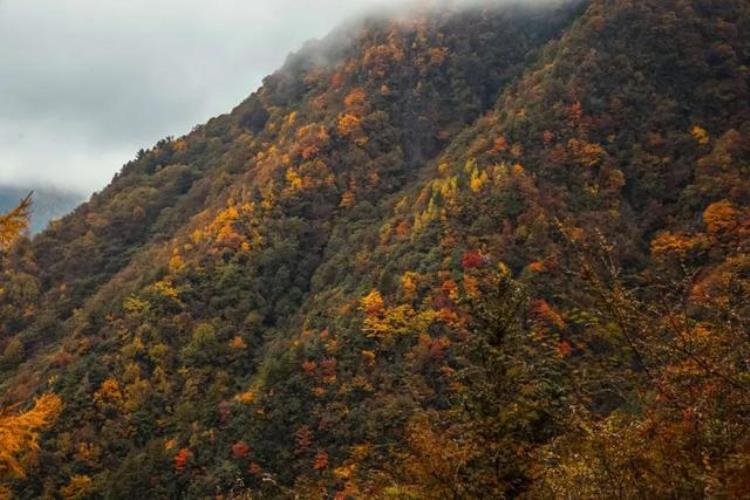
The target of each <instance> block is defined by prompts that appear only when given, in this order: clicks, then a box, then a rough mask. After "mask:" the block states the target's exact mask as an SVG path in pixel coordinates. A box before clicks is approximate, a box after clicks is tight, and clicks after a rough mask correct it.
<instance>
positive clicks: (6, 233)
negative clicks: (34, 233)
mask: <svg viewBox="0 0 750 500" xmlns="http://www.w3.org/2000/svg"><path fill="white" fill-rule="evenodd" d="M30 209H31V195H29V196H27V197H26V198H24V199H23V200H21V203H19V205H18V206H17V207H16V208H14V209H13V210H11V211H10V212H8V213H7V214H5V215H0V248H2V247H6V246H8V245H9V244H10V243H12V242H13V240H15V239H16V238H17V237H18V235H19V234H20V233H21V231H23V230H24V229H26V228H27V227H28V225H29V210H30Z"/></svg>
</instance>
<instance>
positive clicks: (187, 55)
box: [0, 0, 404, 192]
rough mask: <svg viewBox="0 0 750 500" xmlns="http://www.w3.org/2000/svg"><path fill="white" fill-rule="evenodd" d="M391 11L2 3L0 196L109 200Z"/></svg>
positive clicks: (316, 3)
mask: <svg viewBox="0 0 750 500" xmlns="http://www.w3.org/2000/svg"><path fill="white" fill-rule="evenodd" d="M403 1H404V0H402V2H403ZM394 2H395V0H205V1H202V0H0V184H14V185H24V187H25V186H27V185H30V184H38V183H43V184H52V185H55V186H59V187H65V188H70V189H75V190H82V191H85V192H91V191H94V190H98V189H101V188H102V187H104V186H105V185H106V184H107V183H108V182H109V181H110V180H111V178H112V175H113V174H114V173H115V172H116V171H118V170H119V169H120V167H121V166H122V164H124V163H125V162H126V161H128V160H130V159H132V158H133V157H134V156H135V153H136V151H137V150H138V149H140V148H146V147H149V146H151V145H153V144H154V143H155V142H156V141H157V140H159V139H161V138H163V137H165V136H168V135H174V136H178V135H182V134H184V133H186V132H188V131H189V130H190V129H191V128H192V126H193V125H196V124H198V123H202V122H205V121H206V120H207V119H208V118H210V117H211V116H215V115H217V114H220V113H223V112H227V111H229V110H230V109H231V108H232V107H234V106H235V105H237V104H238V103H239V102H240V101H241V100H242V99H243V98H245V97H246V96H247V95H249V94H250V93H251V92H252V91H254V90H255V89H256V88H257V87H258V85H260V82H261V80H262V78H263V77H264V76H266V75H267V74H269V73H271V72H272V71H274V70H275V69H276V68H278V67H279V66H280V65H281V64H282V63H283V61H284V59H285V58H286V55H287V54H288V53H289V52H290V51H293V50H296V49H298V48H299V47H300V46H301V44H302V43H303V42H304V41H305V40H308V39H311V38H320V37H322V36H324V35H325V34H326V33H327V32H328V31H329V30H330V29H332V28H333V27H335V26H336V25H337V24H339V23H341V22H342V21H344V20H346V19H348V18H350V17H352V16H355V15H359V14H361V13H363V12H364V11H366V10H368V9H373V8H377V7H379V6H380V5H382V4H383V3H394Z"/></svg>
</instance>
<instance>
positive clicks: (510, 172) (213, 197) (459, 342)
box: [0, 0, 750, 498]
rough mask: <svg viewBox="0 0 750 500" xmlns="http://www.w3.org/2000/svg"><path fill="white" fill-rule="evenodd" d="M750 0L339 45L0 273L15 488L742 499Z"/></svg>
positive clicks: (446, 15) (579, 6)
mask: <svg viewBox="0 0 750 500" xmlns="http://www.w3.org/2000/svg"><path fill="white" fill-rule="evenodd" d="M749 30H750V7H749V6H748V5H747V3H746V2H744V1H741V0H722V1H715V0H692V1H687V0H658V1H657V0H643V1H640V2H631V1H627V0H592V1H590V2H587V3H581V2H570V3H560V4H554V5H548V6H546V7H534V8H532V7H507V6H506V7H502V8H492V9H490V8H481V9H479V8H478V9H474V10H461V11H450V10H443V11H436V10H429V9H428V10H426V11H424V12H415V13H412V14H411V15H409V16H401V17H398V18H394V19H373V20H369V21H367V22H364V23H362V24H361V25H357V26H352V27H348V28H345V29H341V30H339V31H337V32H335V33H334V34H332V35H331V36H330V37H328V38H327V39H325V40H323V41H321V42H317V43H313V44H310V45H308V46H307V47H305V48H304V49H303V50H302V51H300V52H299V53H298V54H296V55H293V56H291V57H290V59H289V61H288V62H287V64H286V65H285V66H284V68H282V69H281V70H280V71H279V72H277V73H276V74H274V75H272V76H270V77H268V78H267V79H266V80H265V82H264V85H263V87H261V89H260V90H259V91H258V92H257V93H255V94H253V95H252V96H251V97H249V98H248V99H247V100H246V101H245V102H243V103H242V104H240V105H239V106H238V107H237V108H236V109H235V110H233V111H232V112H231V113H230V114H227V115H224V116H221V117H218V118H216V119H214V120H211V121H210V122H208V123H207V124H206V125H203V126H200V127H196V129H195V130H194V131H193V132H192V133H191V134H189V135H187V136H185V137H181V138H179V139H167V140H164V141H162V142H160V143H159V144H158V145H157V146H156V147H155V148H153V149H152V150H149V151H144V152H141V153H139V156H138V158H137V159H136V160H135V161H133V162H131V163H130V164H128V165H126V166H125V167H124V168H123V171H122V173H121V174H120V175H118V177H117V178H116V179H115V180H114V182H113V183H112V184H111V185H110V186H109V187H108V188H107V189H105V190H104V191H103V192H101V193H99V194H97V195H95V196H94V197H93V198H92V200H91V201H90V202H89V203H87V204H85V205H83V206H81V207H79V208H78V209H77V210H76V211H75V212H74V213H73V214H72V215H70V216H68V217H66V218H65V219H63V220H62V221H59V222H57V223H55V224H54V225H53V226H52V227H51V228H50V229H48V230H47V231H45V232H44V233H42V234H41V235H39V236H38V237H36V238H34V239H33V240H31V241H20V242H18V243H17V244H16V245H15V247H14V248H13V249H12V250H11V251H9V252H7V253H6V254H4V255H3V268H2V271H3V287H2V292H1V293H2V295H0V320H1V321H2V323H1V324H0V327H1V328H2V330H1V331H0V346H2V349H3V356H2V359H1V360H0V370H2V373H3V376H4V379H5V382H4V383H3V386H2V390H3V394H4V398H5V400H6V402H8V403H12V402H18V401H29V400H30V399H31V398H32V397H33V395H34V394H36V393H40V392H43V391H52V392H54V393H56V394H58V395H59V396H60V397H61V398H62V401H63V403H64V409H63V413H62V415H61V417H60V421H59V422H58V423H57V424H56V426H55V427H54V428H53V429H52V431H50V432H49V433H48V434H47V435H45V437H44V438H43V440H42V442H41V448H42V451H41V452H40V453H39V456H38V457H37V460H36V461H34V462H33V463H30V464H29V473H28V474H27V476H26V477H25V478H20V477H19V478H15V479H14V481H13V487H14V488H15V491H16V492H17V493H18V495H19V496H20V497H35V496H39V495H51V496H55V495H63V496H67V497H80V498H88V497H93V498H98V497H110V498H122V497H129V496H132V495H134V494H140V495H145V496H164V497H180V496H182V497H190V498H192V497H204V496H210V495H224V496H229V497H232V496H242V495H246V494H249V492H253V494H254V495H265V496H269V497H286V496H292V495H293V494H298V495H300V496H302V497H325V496H337V497H339V498H347V497H360V496H368V497H372V496H374V497H396V498H402V497H415V498H422V497H427V498H446V497H453V498H476V497H502V496H519V495H527V496H529V497H533V498H536V497H550V496H551V497H554V496H572V497H582V498H591V497H606V498H608V497H625V498H631V497H644V496H646V497H675V496H676V497H686V498H691V497H701V496H713V495H718V496H730V497H731V496H741V494H742V492H743V491H745V490H746V488H747V486H748V484H747V483H746V481H747V480H746V477H748V473H749V472H750V469H749V468H750V466H749V465H748V463H750V455H748V451H747V450H748V446H750V441H748V440H747V438H746V434H747V429H748V424H749V423H750V422H748V417H747V415H746V412H745V410H744V408H745V407H746V405H747V403H748V402H750V401H749V398H748V389H750V387H749V386H748V384H750V379H748V368H747V359H748V354H750V349H749V348H748V345H747V332H748V331H749V329H750V320H749V319H748V312H749V311H750V310H749V308H748V300H747V298H748V295H749V292H750V290H748V277H749V275H748V271H749V270H750V260H748V256H747V246H748V232H749V231H750V219H749V217H750V212H749V211H748V196H749V195H750V180H749V179H750V177H748V173H749V172H748V168H749V167H748V161H749V159H750V137H749V136H748V134H750V121H748V120H749V118H750V115H749V113H748V112H749V111H750V107H749V106H748V102H749V101H748V97H749V96H748V78H749V75H748V71H749V70H748V64H750V31H749Z"/></svg>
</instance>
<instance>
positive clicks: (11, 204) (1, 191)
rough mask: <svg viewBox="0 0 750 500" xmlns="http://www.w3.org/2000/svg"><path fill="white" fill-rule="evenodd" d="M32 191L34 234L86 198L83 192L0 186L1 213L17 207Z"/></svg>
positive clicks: (32, 231)
mask: <svg viewBox="0 0 750 500" xmlns="http://www.w3.org/2000/svg"><path fill="white" fill-rule="evenodd" d="M31 192H33V193H34V194H33V197H32V201H33V205H32V208H31V210H32V213H31V226H30V229H31V233H32V234H36V233H38V232H40V231H42V230H43V229H45V228H46V227H47V225H48V224H49V222H50V221H51V220H54V219H58V218H60V217H62V216H64V215H66V214H68V213H69V212H71V211H72V210H73V209H74V208H75V207H77V206H78V205H79V204H81V203H82V202H83V201H84V199H85V195H83V194H81V193H73V192H69V191H63V190H58V189H54V188H36V187H33V186H29V187H16V186H0V213H4V212H7V211H8V210H11V209H13V208H15V206H16V205H18V202H19V201H20V200H21V199H23V198H24V197H26V195H28V194H29V193H31Z"/></svg>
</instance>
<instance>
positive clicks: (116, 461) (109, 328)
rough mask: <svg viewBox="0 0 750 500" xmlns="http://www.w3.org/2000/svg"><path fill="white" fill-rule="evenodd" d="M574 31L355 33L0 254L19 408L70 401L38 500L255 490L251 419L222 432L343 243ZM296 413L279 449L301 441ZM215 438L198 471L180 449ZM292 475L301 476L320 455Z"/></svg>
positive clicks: (493, 17)
mask: <svg viewBox="0 0 750 500" xmlns="http://www.w3.org/2000/svg"><path fill="white" fill-rule="evenodd" d="M574 13H575V8H572V7H565V8H564V9H529V8H520V7H519V8H509V9H506V10H504V11H494V10H476V11H471V12H456V13H450V12H447V13H432V12H428V13H426V14H419V15H415V16H409V17H407V18H405V19H403V20H398V21H388V20H372V21H369V22H367V23H366V24H365V25H363V26H358V27H356V28H355V29H348V30H343V31H341V32H339V33H336V34H334V35H332V36H331V37H330V38H329V39H327V40H325V41H323V42H321V43H318V44H313V45H311V46H310V47H307V48H306V49H304V50H303V51H302V52H301V53H300V54H297V55H295V56H292V57H291V58H290V60H289V61H288V63H287V64H286V65H285V67H284V68H283V69H282V70H281V71H280V72H279V73H277V74H275V75H273V76H271V77H269V78H268V79H267V80H266V81H265V82H264V85H263V87H262V88H261V89H260V90H259V91H258V92H257V93H256V94H254V95H253V96H251V97H250V98H249V99H248V100H247V101H246V102H244V103H243V104H241V105H240V106H239V107H238V108H237V109H235V110H234V111H233V112H232V113H231V114H229V115H226V116H222V117H219V118H217V119H215V120H212V121H210V122H209V123H208V124H206V125H205V126H203V127H198V128H197V129H196V130H195V131H194V132H193V133H192V134H190V135H188V136H186V137H183V138H180V139H177V140H172V139H168V140H165V141H162V142H161V143H160V144H159V145H157V147H156V148H154V149H153V150H151V151H148V152H141V153H139V157H138V159H136V160H135V161H133V162H131V163H130V164H128V165H126V166H125V167H124V169H123V171H122V173H121V174H119V175H118V176H117V177H116V178H115V180H114V181H113V183H112V184H111V185H110V186H109V187H108V188H107V189H105V190H104V191H103V192H102V193H99V194H97V195H95V196H94V197H92V199H91V201H90V202H89V203H87V204H86V205H84V206H82V207H80V208H79V209H78V210H77V211H76V212H75V213H74V214H72V215H71V216H69V217H67V218H65V219H64V220H62V221H60V222H59V223H56V224H55V225H54V226H53V227H52V228H50V229H49V230H47V231H45V232H44V233H43V234H42V235H40V236H39V237H37V238H35V239H34V240H33V241H31V242H27V243H21V244H20V245H18V246H17V247H16V249H15V250H14V251H13V252H12V253H11V254H9V255H7V256H5V264H6V265H5V266H4V269H5V274H4V282H5V283H7V284H8V286H7V287H5V288H4V292H3V309H2V311H3V313H2V324H3V335H2V339H3V342H4V349H5V353H6V354H7V356H5V357H4V359H3V369H4V370H5V372H6V374H12V375H13V376H12V377H8V378H7V379H6V382H5V383H4V387H5V389H6V391H5V397H6V399H7V400H10V401H15V400H24V399H28V397H29V396H30V394H31V393H32V392H33V391H35V390H38V389H40V388H43V387H45V386H46V384H47V383H48V382H47V381H48V380H49V381H50V382H49V383H51V384H52V387H53V389H54V390H55V391H56V392H59V393H60V395H61V396H62V397H63V399H64V400H65V403H66V407H65V412H64V414H63V417H62V421H61V422H60V424H59V425H58V427H57V429H58V431H59V433H58V434H55V435H54V436H51V437H50V439H49V440H48V443H49V444H50V445H52V443H55V444H54V445H52V446H50V447H47V449H48V450H49V455H48V456H46V457H43V460H42V463H43V464H45V467H55V468H58V470H59V473H57V474H54V475H47V474H41V473H40V474H34V475H33V476H30V479H29V480H27V482H25V483H24V486H23V490H24V491H25V492H26V494H27V495H30V496H32V495H35V494H38V493H40V492H42V491H46V492H54V491H60V488H61V487H63V486H64V485H65V483H66V482H67V481H68V480H69V479H70V478H74V477H77V476H80V475H82V474H85V475H86V476H87V477H89V476H90V477H94V478H95V484H93V485H91V484H89V485H88V486H89V487H91V488H93V490H97V491H100V492H101V493H105V492H106V493H107V494H109V495H114V496H116V497H119V496H124V495H126V494H127V495H130V494H133V493H137V492H138V491H139V490H143V491H144V492H145V491H146V490H150V489H154V488H155V489H156V491H160V492H161V494H164V495H175V494H178V492H181V493H182V494H185V493H187V494H195V495H198V494H203V493H205V492H211V491H214V490H215V489H216V488H220V489H226V488H227V487H230V486H231V485H232V484H233V483H234V481H235V479H236V478H237V477H238V476H237V475H238V474H239V475H240V476H243V475H244V476H247V477H251V476H248V474H250V473H249V472H248V470H247V468H245V469H244V470H241V469H237V464H232V463H230V462H225V461H224V460H223V457H224V456H225V452H226V450H227V449H228V448H227V447H228V446H229V445H230V444H232V443H235V442H236V443H240V441H241V438H242V436H243V435H245V434H246V431H248V430H249V429H245V430H241V429H242V428H241V421H242V419H237V420H233V423H232V428H231V429H229V428H227V425H228V421H227V418H228V413H227V412H228V411H230V410H229V407H230V406H232V405H235V406H237V405H240V407H241V406H242V405H245V406H247V405H249V404H250V403H252V400H253V397H254V396H253V394H254V393H253V389H252V387H254V386H256V385H258V384H261V383H262V382H260V379H261V378H262V377H263V376H264V375H263V374H257V375H256V372H257V367H258V366H259V364H260V363H261V362H262V361H263V360H264V359H265V356H266V353H267V351H269V349H271V346H273V345H275V344H276V343H278V342H282V343H283V342H286V341H287V340H288V339H290V336H291V335H293V334H294V332H296V331H297V329H298V328H300V326H301V323H300V321H301V316H299V314H298V313H297V311H298V309H299V307H300V305H301V304H302V303H303V302H304V301H305V298H306V297H307V296H308V295H309V293H310V288H311V280H312V279H313V275H314V274H315V272H316V270H317V269H318V268H319V267H320V265H321V263H322V262H323V260H324V259H325V258H326V257H327V256H328V255H330V254H331V253H332V250H331V245H332V243H335V242H333V241H332V235H333V234H334V232H338V231H352V230H353V229H354V228H355V227H356V226H357V225H361V226H364V225H367V224H370V223H372V222H373V221H376V220H377V219H378V218H379V217H380V215H379V214H380V213H382V210H383V208H384V207H387V206H388V205H389V204H390V202H389V200H390V199H391V196H392V195H393V194H394V193H397V192H399V191H401V190H403V189H405V188H406V187H407V186H409V185H410V184H413V183H414V182H417V181H418V180H419V178H420V176H421V172H422V170H423V169H424V167H425V166H427V165H429V164H430V162H431V159H433V158H434V157H435V156H436V155H437V154H438V153H439V152H440V150H441V149H442V148H443V147H444V145H445V144H446V143H447V142H448V140H449V138H450V137H452V136H453V135H455V134H456V133H458V131H460V130H461V129H462V128H464V127H465V126H467V125H468V124H470V123H471V122H472V121H473V120H474V119H475V118H476V117H477V116H479V114H480V113H482V112H483V111H484V110H485V109H486V108H487V107H488V106H490V105H491V104H492V102H494V100H495V98H496V96H497V94H498V92H499V91H500V89H501V88H502V87H503V86H504V85H505V84H507V83H508V82H510V81H511V80H512V79H513V78H514V77H516V76H517V75H519V74H520V71H521V70H522V68H523V66H524V65H525V64H527V63H528V62H529V61H530V60H531V59H532V58H533V55H534V51H535V49H537V48H539V47H541V46H542V45H543V44H544V43H545V42H546V41H547V40H548V39H550V37H553V36H555V35H557V34H558V33H559V31H560V29H561V28H562V27H563V26H565V25H566V24H567V23H568V21H569V19H570V18H571V17H572V15H573V14H574ZM342 39H344V40H348V42H347V43H342ZM337 228H342V229H337ZM238 394H239V395H240V396H238V398H239V399H235V400H234V401H235V402H234V403H232V402H231V401H233V399H232V398H233V397H234V396H237V395H238ZM297 397H303V398H305V397H307V396H305V395H304V394H300V395H298V396H297ZM290 404H295V403H293V401H292V400H290ZM253 413H254V414H259V413H258V412H255V411H254V410H253V411H252V412H251V411H250V410H246V411H245V412H244V416H243V417H242V418H243V419H246V418H247V417H249V416H250V415H252V414H253ZM295 414H296V412H295V411H290V413H289V415H290V417H289V418H287V419H286V421H279V422H278V423H277V424H278V426H279V427H280V429H279V432H280V433H279V434H274V435H273V436H269V439H268V441H267V443H266V444H265V446H266V447H267V449H268V450H274V449H277V451H281V449H282V448H284V447H286V446H287V443H288V442H289V440H291V442H292V443H293V442H294V432H296V431H297V430H298V429H297V426H296V425H294V424H296V422H294V420H295V419H296V417H295ZM217 419H218V420H217ZM263 425H265V424H263ZM290 425H292V426H291V427H290ZM221 428H226V434H225V435H224V436H223V437H221V439H219V440H216V439H215V438H212V437H210V436H211V435H215V434H216V432H217V430H218V429H221ZM74 429H78V430H76V431H74ZM238 430H239V434H237V432H238ZM271 432H275V431H271ZM281 432H283V433H285V434H283V435H282V434H281ZM248 436H249V435H248ZM205 439H208V441H205V443H204V444H206V445H207V447H206V448H204V449H203V451H202V452H201V454H200V455H198V454H197V453H193V452H192V451H190V452H188V451H186V450H188V449H189V448H191V447H192V446H193V445H197V444H198V443H199V442H204V440H205ZM165 440H166V441H168V445H167V446H166V448H165V445H164V442H165ZM303 441H304V439H303ZM191 442H192V443H193V445H189V443H191ZM170 443H175V445H179V446H184V449H183V451H181V452H180V454H178V455H177V456H178V457H182V458H181V460H185V461H187V462H190V469H193V468H194V467H203V466H199V465H198V462H195V460H196V459H197V457H201V460H203V461H204V462H205V463H206V464H210V465H209V469H206V470H205V473H201V474H199V475H198V476H195V477H194V478H192V479H191V476H192V474H184V472H185V471H184V469H185V468H186V467H187V466H186V465H185V464H184V463H181V464H180V465H179V466H178V467H174V466H173V465H172V464H170V463H169V462H171V459H172V457H174V454H175V452H176V450H175V449H172V448H171V446H173V445H172V444H170ZM188 445H189V446H188ZM341 446H342V449H343V448H344V447H345V446H346V443H344V442H342V443H341ZM239 448H242V447H241V446H240V447H239ZM84 449H85V450H87V451H85V452H82V450H84ZM144 449H145V450H146V451H145V452H144ZM240 451H241V450H240ZM81 453H83V455H82V454H81ZM261 453H262V454H264V455H265V454H266V452H265V451H261ZM268 453H270V454H276V455H277V456H276V458H273V459H272V458H271V456H269V457H268V464H269V466H271V467H275V466H276V464H279V469H278V470H279V472H280V473H281V471H282V470H283V471H284V474H283V476H284V478H283V480H284V482H286V483H288V484H291V482H292V481H293V478H294V474H295V472H294V471H295V470H296V469H287V470H284V469H286V468H285V467H284V466H283V460H285V457H292V456H295V455H294V453H292V452H291V451H290V453H291V455H288V454H286V452H283V453H274V452H273V451H269V452H268ZM237 454H239V455H241V457H240V458H242V459H244V458H245V455H246V454H247V452H238V453H237ZM84 455H85V456H84ZM71 457H77V458H74V459H73V461H71V460H70V458H71ZM187 457H191V458H189V459H188V458H187ZM296 458H297V462H298V463H299V467H298V469H299V470H300V472H301V469H302V464H303V463H304V462H307V460H308V459H307V456H306V454H304V455H303V454H299V455H296ZM157 469H158V470H160V471H161V472H159V473H158V474H156V472H155V471H156V470H157ZM148 470H152V471H154V474H156V475H157V476H160V479H158V484H157V483H156V482H152V483H149V482H147V481H144V480H143V478H144V477H145V476H144V475H145V474H146V472H144V471H148ZM162 473H164V474H166V475H162ZM255 477H257V474H256V476H255ZM156 480H157V479H156V476H154V481H156ZM84 483H85V481H84ZM71 484H73V485H74V486H75V484H76V483H75V482H72V483H71ZM71 488H73V486H71Z"/></svg>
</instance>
